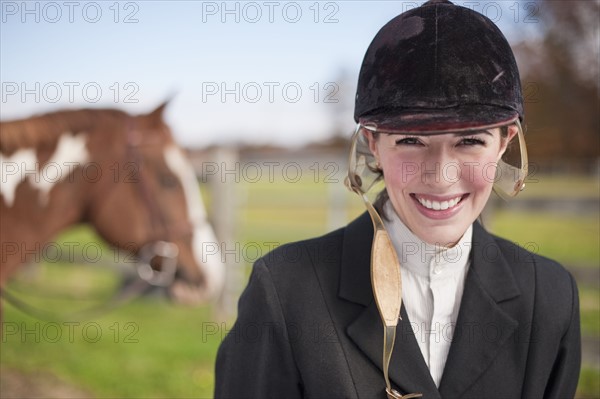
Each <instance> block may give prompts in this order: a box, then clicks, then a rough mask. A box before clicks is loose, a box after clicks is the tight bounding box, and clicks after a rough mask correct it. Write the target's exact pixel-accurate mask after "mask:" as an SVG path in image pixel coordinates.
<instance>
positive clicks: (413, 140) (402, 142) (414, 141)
mask: <svg viewBox="0 0 600 399" xmlns="http://www.w3.org/2000/svg"><path fill="white" fill-rule="evenodd" d="M418 144H421V142H420V141H419V139H418V138H416V137H405V138H403V139H398V140H396V145H418Z"/></svg>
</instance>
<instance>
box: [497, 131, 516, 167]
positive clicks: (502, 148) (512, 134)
mask: <svg viewBox="0 0 600 399" xmlns="http://www.w3.org/2000/svg"><path fill="white" fill-rule="evenodd" d="M518 132H519V128H518V127H517V125H510V126H509V127H508V134H507V136H506V137H500V152H499V153H498V160H500V158H502V155H504V153H505V152H506V149H507V148H508V144H510V142H511V140H512V139H514V138H515V136H516V135H517V133H518Z"/></svg>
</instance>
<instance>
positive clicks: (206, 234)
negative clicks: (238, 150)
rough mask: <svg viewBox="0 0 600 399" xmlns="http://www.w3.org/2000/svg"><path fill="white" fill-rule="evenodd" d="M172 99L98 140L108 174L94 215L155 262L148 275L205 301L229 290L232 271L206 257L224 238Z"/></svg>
mask: <svg viewBox="0 0 600 399" xmlns="http://www.w3.org/2000/svg"><path fill="white" fill-rule="evenodd" d="M166 105H167V103H164V104H162V105H160V106H159V107H158V108H157V109H155V110H154V111H152V112H151V113H149V114H145V115H138V116H131V117H129V118H128V119H127V121H126V123H125V124H124V129H123V130H122V132H121V133H120V134H119V135H118V136H116V137H115V142H113V143H108V148H107V146H106V145H104V146H102V145H101V143H98V146H97V148H103V147H104V148H105V150H104V151H107V152H105V153H104V154H98V156H97V159H98V160H99V162H100V164H101V165H104V167H103V168H102V169H101V170H103V172H108V173H103V176H102V178H101V181H99V182H98V183H96V184H95V187H94V188H93V190H92V191H91V192H92V193H93V194H92V195H91V198H90V200H89V207H88V209H87V212H86V214H87V218H88V220H89V221H90V223H92V224H93V225H94V226H95V228H96V230H97V231H98V232H99V234H100V235H101V236H102V237H103V238H104V239H106V240H107V241H108V242H110V243H111V244H113V245H115V246H117V247H119V248H122V249H125V250H128V251H133V252H135V253H136V254H137V255H138V256H139V257H140V258H141V259H143V260H144V261H146V262H148V264H149V265H150V266H151V269H150V268H148V269H147V270H146V272H145V273H146V276H145V278H147V279H149V280H150V281H152V280H155V281H158V283H160V284H161V285H168V289H169V293H170V294H171V296H172V297H173V298H174V299H175V300H177V301H179V302H184V303H190V302H200V301H205V300H207V299H210V298H214V297H216V296H217V295H218V294H219V293H220V292H221V290H222V288H223V285H224V277H225V276H224V272H225V270H224V267H223V264H222V263H221V262H220V259H219V257H218V256H206V248H214V247H215V246H216V245H217V240H216V237H215V234H214V232H213V229H212V227H211V225H210V224H209V222H208V219H207V214H206V211H205V208H204V205H203V201H202V198H201V196H200V188H199V185H198V182H197V180H196V177H195V174H194V170H193V168H192V165H191V163H190V162H189V160H188V159H187V157H186V155H185V154H184V152H183V150H182V149H181V148H180V147H179V146H178V145H177V144H176V143H175V141H174V139H173V135H172V133H171V130H170V129H169V127H168V126H167V125H166V124H165V122H164V120H163V112H164V109H165V108H166ZM96 139H97V140H98V141H105V140H106V137H102V135H98V137H97V138H96ZM119 141H120V142H121V144H120V145H116V143H118V142H119ZM92 147H93V146H92ZM115 152H116V154H118V155H117V156H116V158H117V159H118V160H117V161H114V159H115Z"/></svg>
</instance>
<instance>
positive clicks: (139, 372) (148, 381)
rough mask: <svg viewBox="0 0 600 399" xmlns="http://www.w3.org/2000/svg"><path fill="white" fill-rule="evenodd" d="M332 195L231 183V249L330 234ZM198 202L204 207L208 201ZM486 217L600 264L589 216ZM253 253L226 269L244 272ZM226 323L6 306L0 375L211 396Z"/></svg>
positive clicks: (89, 282) (29, 280)
mask: <svg viewBox="0 0 600 399" xmlns="http://www.w3.org/2000/svg"><path fill="white" fill-rule="evenodd" d="M340 184H341V183H340ZM552 184H556V185H560V184H561V183H560V181H558V182H554V183H552ZM565 184H566V183H565ZM588 186H589V184H588V185H586V184H585V183H582V182H580V181H577V182H576V183H573V186H572V187H574V188H572V190H571V191H570V194H569V195H573V190H577V189H579V190H581V194H582V195H583V194H585V195H588V194H589V193H590V192H592V190H590V189H589V187H588ZM538 187H540V186H538ZM331 190H332V187H331V186H330V185H328V184H315V183H314V182H313V181H311V180H309V181H301V182H297V183H286V182H277V183H268V182H266V183H262V182H259V183H256V184H250V183H246V184H240V187H239V188H238V194H239V198H238V199H239V201H238V203H239V204H240V205H239V207H238V209H237V210H236V215H235V216H236V219H237V220H238V224H237V237H238V240H239V242H240V243H241V245H245V244H248V243H253V244H257V245H258V246H259V247H260V248H261V251H266V250H267V248H269V247H272V246H273V245H277V244H283V243H285V242H288V241H292V240H298V239H302V238H307V237H310V236H314V235H319V234H323V233H325V232H327V231H329V230H330V229H332V228H334V227H336V222H335V221H333V222H332V221H330V220H329V219H328V218H329V214H330V209H329V208H328V207H329V206H330V201H329V199H330V198H331ZM538 190H540V191H544V190H545V191H548V192H553V193H554V192H556V191H557V190H553V189H552V188H547V187H545V188H539V189H538ZM596 193H597V191H596ZM203 194H204V196H205V198H206V199H207V203H208V204H209V205H210V198H208V196H207V193H206V192H204V193H203ZM336 206H342V211H343V213H344V215H345V216H344V218H345V220H346V221H347V220H350V219H352V218H354V217H355V216H356V215H358V214H360V213H362V212H363V208H362V205H361V203H360V201H359V200H358V199H356V198H354V197H353V196H352V195H351V194H347V195H346V196H345V197H344V200H343V202H342V203H341V205H340V204H336ZM508 209H510V207H508ZM338 210H339V209H338ZM492 215H493V216H492V219H490V220H485V224H486V226H487V227H488V229H490V230H491V231H493V232H495V233H497V234H499V235H501V236H504V237H509V238H510V239H511V240H512V241H514V242H517V243H520V244H522V245H524V244H527V243H535V248H537V252H539V253H540V254H542V255H546V256H549V257H552V258H555V259H557V260H559V261H561V262H562V263H563V264H565V265H584V266H587V267H595V268H597V267H598V265H599V264H600V257H599V242H600V232H599V222H598V217H599V215H598V214H593V215H581V216H575V215H568V216H566V215H559V214H550V213H535V212H529V213H524V212H514V211H512V212H511V211H510V210H501V211H498V212H495V213H493V214H492ZM338 223H339V220H338ZM515 226H519V227H518V228H515ZM96 239H97V237H96V236H95V235H94V233H93V231H92V230H91V229H90V228H89V227H86V226H83V227H77V228H75V229H72V230H70V231H68V232H65V233H64V234H63V235H61V237H60V238H59V240H58V242H62V243H66V242H74V241H77V242H81V243H90V242H95V240H96ZM102 248H104V247H102ZM254 255H256V254H255V253H253V255H252V256H250V257H242V258H241V259H239V264H237V265H235V264H234V265H230V266H231V267H243V268H245V269H246V270H248V269H249V267H250V266H251V261H252V260H253V259H254V258H255V256H254ZM228 260H229V261H230V263H232V262H233V261H232V260H231V259H228ZM233 263H235V262H233ZM32 276H33V277H32ZM580 283H583V284H582V288H581V289H580V298H581V311H582V329H583V333H584V334H585V335H587V336H593V337H597V338H600V325H599V314H600V305H599V291H598V287H597V286H589V285H587V284H586V282H580ZM118 284H119V280H118V278H117V274H116V273H115V272H114V271H113V270H102V269H101V268H98V267H93V266H92V267H90V266H81V267H75V266H71V265H63V264H61V263H49V264H45V265H43V266H41V270H40V271H38V272H37V273H34V274H32V275H28V274H27V273H22V274H21V275H20V276H19V277H18V279H17V280H16V281H14V282H13V283H11V285H10V287H11V289H13V290H14V291H15V292H20V293H21V297H22V298H24V299H26V300H27V301H28V302H30V303H32V304H35V305H36V306H39V307H42V308H44V309H50V310H53V311H56V312H57V313H60V314H65V312H66V313H69V312H72V311H76V310H78V309H82V308H86V307H89V306H94V305H96V304H99V303H102V301H103V300H105V299H106V298H108V297H109V296H110V294H111V292H113V291H114V289H115V287H116V286H117V285H118ZM231 325H232V320H227V321H221V320H218V319H217V316H216V315H215V314H214V313H213V310H212V309H210V308H208V307H204V308H188V307H177V306H173V305H171V304H169V303H168V302H166V301H164V300H163V299H162V298H161V297H150V298H143V299H137V300H134V301H132V302H129V303H127V304H124V305H122V306H120V307H118V308H117V309H115V310H113V311H110V312H109V313H107V314H104V315H102V316H99V317H93V318H91V319H87V320H79V321H74V322H73V323H69V321H66V320H63V319H61V318H60V317H57V318H56V319H54V320H38V319H35V318H32V317H30V316H28V315H26V314H24V313H22V312H20V311H18V310H16V309H15V308H13V307H12V306H11V305H8V304H5V305H4V324H3V327H2V344H1V353H0V367H1V368H0V371H1V370H2V369H4V370H7V369H10V370H17V371H19V372H21V373H23V374H24V375H25V376H27V375H31V376H34V375H35V372H37V371H40V370H44V371H47V372H49V373H52V374H53V375H55V376H57V377H58V378H59V379H61V380H62V381H64V382H65V383H66V384H70V385H73V386H76V387H79V388H80V389H82V390H84V391H86V392H89V393H90V394H91V395H92V396H95V397H98V398H210V397H212V390H213V378H214V371H213V368H214V360H215V356H216V351H217V348H218V345H219V343H220V342H221V339H222V337H223V336H224V335H225V334H226V333H227V331H228V330H229V329H230V328H231ZM598 377H599V371H598V370H597V369H594V368H590V367H588V366H584V370H583V372H582V375H581V379H580V387H579V391H578V397H580V398H598V397H600V383H599V382H598V381H599V380H600V379H599V378H598ZM1 378H2V373H1V372H0V389H1V387H2V386H3V385H4V384H1V382H2V380H1ZM32 378H34V377H32ZM31 383H32V384H35V380H33V381H31ZM2 397H4V395H2Z"/></svg>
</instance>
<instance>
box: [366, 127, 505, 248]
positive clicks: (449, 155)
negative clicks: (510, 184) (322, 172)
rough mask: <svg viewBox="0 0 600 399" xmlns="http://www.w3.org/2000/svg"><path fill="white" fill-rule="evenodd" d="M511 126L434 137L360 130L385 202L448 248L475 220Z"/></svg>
mask: <svg viewBox="0 0 600 399" xmlns="http://www.w3.org/2000/svg"><path fill="white" fill-rule="evenodd" d="M516 132H517V130H516V127H514V126H511V127H510V128H509V134H508V137H506V138H502V137H501V134H500V129H499V128H495V129H489V130H485V131H480V132H475V133H473V132H470V133H468V134H465V133H456V134H453V133H448V134H440V135H433V136H424V135H423V136H415V135H400V134H384V133H382V134H378V135H377V136H376V137H375V136H374V135H373V134H372V133H371V132H367V133H365V134H366V135H367V138H368V140H369V147H370V149H371V152H372V153H373V154H374V155H375V157H376V158H377V160H378V161H379V164H380V167H381V169H383V175H384V180H385V185H386V187H387V191H388V194H389V197H390V201H391V203H392V205H393V207H394V209H395V210H396V213H397V214H398V216H399V217H400V219H401V220H402V221H403V222H404V224H405V225H406V226H407V227H408V228H409V229H410V230H411V231H412V232H413V233H414V234H416V235H417V236H418V237H419V238H421V239H422V240H424V241H425V242H428V243H430V244H436V245H442V246H446V247H450V246H453V245H454V244H455V243H456V242H458V241H459V240H460V238H461V237H462V235H463V234H464V232H465V231H466V230H467V228H468V227H469V226H470V225H471V224H472V223H473V222H474V221H475V219H477V217H478V216H479V214H480V213H481V211H482V210H483V207H484V206H485V204H486V202H487V200H488V198H489V196H490V193H491V191H492V186H493V183H494V177H495V173H496V163H497V162H498V161H499V160H500V157H501V156H502V154H503V153H504V151H505V150H506V146H507V144H508V142H509V141H510V139H511V138H512V137H513V136H514V135H515V134H516Z"/></svg>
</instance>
